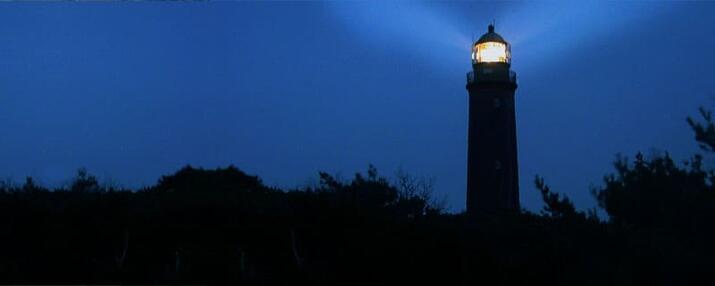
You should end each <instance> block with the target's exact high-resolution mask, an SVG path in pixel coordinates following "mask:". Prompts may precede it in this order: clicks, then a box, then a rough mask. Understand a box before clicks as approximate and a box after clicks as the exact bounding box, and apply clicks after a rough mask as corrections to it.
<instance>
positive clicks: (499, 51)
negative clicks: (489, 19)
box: [472, 25, 511, 64]
mask: <svg viewBox="0 0 715 286" xmlns="http://www.w3.org/2000/svg"><path fill="white" fill-rule="evenodd" d="M481 63H506V64H509V63H511V47H510V46H509V43H507V42H506V41H505V40H504V38H502V37H501V36H500V35H499V34H497V33H495V32H494V25H489V31H488V32H487V33H486V34H484V35H482V36H481V37H480V38H479V40H477V42H475V43H474V46H473V47H472V64H481Z"/></svg>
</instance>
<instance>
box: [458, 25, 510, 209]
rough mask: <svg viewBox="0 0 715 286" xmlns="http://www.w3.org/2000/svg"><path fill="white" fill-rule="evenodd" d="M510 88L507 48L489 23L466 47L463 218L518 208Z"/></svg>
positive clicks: (508, 49) (505, 43) (508, 51)
mask: <svg viewBox="0 0 715 286" xmlns="http://www.w3.org/2000/svg"><path fill="white" fill-rule="evenodd" d="M516 87H517V84H516V73H514V72H513V71H512V70H511V47H510V45H509V43H508V42H507V41H505V40H504V38H502V37H501V36H500V35H499V34H497V33H496V32H494V25H489V28H488V31H487V33H486V34H484V35H482V36H481V37H480V38H479V40H477V41H476V42H475V43H474V44H473V45H472V71H470V72H469V73H467V91H469V130H468V132H469V135H468V148H467V213H469V214H475V213H495V212H509V211H518V210H519V171H518V164H517V144H516V142H517V141H516V113H515V110H514V95H515V92H516Z"/></svg>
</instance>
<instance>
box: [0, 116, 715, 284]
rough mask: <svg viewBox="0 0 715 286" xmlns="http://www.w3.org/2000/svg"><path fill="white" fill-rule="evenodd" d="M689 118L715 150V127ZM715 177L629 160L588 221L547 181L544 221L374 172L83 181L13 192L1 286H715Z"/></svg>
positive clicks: (3, 189)
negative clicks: (276, 183)
mask: <svg viewBox="0 0 715 286" xmlns="http://www.w3.org/2000/svg"><path fill="white" fill-rule="evenodd" d="M702 115H703V120H701V121H698V120H693V119H689V121H688V122H689V123H690V125H691V126H692V128H693V130H694V131H695V134H696V136H695V137H696V140H697V141H698V142H699V143H701V144H702V146H703V149H704V150H706V152H712V151H713V150H715V126H714V125H713V122H712V118H711V115H710V113H708V112H705V111H703V112H702ZM714 179H715V173H714V172H713V171H712V170H710V169H707V168H704V167H703V159H702V157H701V156H699V155H696V156H694V157H693V158H692V159H690V160H689V161H688V162H685V163H683V164H677V163H675V162H674V161H673V160H672V159H671V158H670V157H669V156H668V155H667V154H665V155H662V156H654V157H652V158H645V157H644V156H642V155H636V156H635V158H634V159H633V160H627V159H625V158H619V159H618V160H617V161H616V162H615V172H614V173H613V174H610V175H608V176H606V177H605V178H604V183H603V184H602V186H600V187H598V188H596V189H594V190H592V192H593V195H594V196H595V197H596V198H597V200H598V203H599V207H600V208H601V209H602V210H604V211H605V213H607V217H606V218H598V217H597V216H596V214H595V210H590V211H586V212H582V211H579V210H577V209H576V208H574V206H573V204H572V203H571V202H570V201H569V199H568V198H567V197H565V196H562V195H559V194H557V193H554V192H553V191H551V190H550V189H549V187H548V186H547V184H546V183H545V182H544V180H543V179H541V178H537V179H536V182H535V183H536V186H537V188H538V190H539V191H540V192H541V194H542V198H543V201H544V208H543V210H542V211H541V212H540V213H531V212H528V211H525V210H522V211H521V212H518V213H501V214H482V215H475V216H470V217H467V216H466V215H465V214H451V213H446V212H444V210H443V207H442V205H441V204H440V203H439V201H438V200H436V199H435V198H433V197H432V196H433V194H432V191H431V190H432V188H431V184H430V182H429V180H424V179H417V178H414V177H411V176H409V175H406V174H404V173H400V174H398V175H397V176H396V178H395V179H394V180H393V181H390V180H388V179H387V178H385V177H382V176H380V175H379V174H378V173H377V171H376V170H375V168H373V167H370V168H368V170H367V172H366V173H365V174H360V173H359V174H356V175H355V176H354V177H353V178H351V179H350V180H339V179H337V178H335V177H334V176H331V175H329V174H326V173H321V174H320V183H319V184H318V185H316V186H313V187H304V188H300V189H294V190H280V189H276V188H271V187H268V186H266V185H264V184H263V183H262V182H261V180H260V179H259V178H258V177H256V176H251V175H248V174H246V173H244V172H242V171H241V170H239V169H237V168H235V167H228V168H222V169H215V170H204V169H196V168H192V167H185V168H183V169H181V170H179V171H178V172H176V173H175V174H173V175H170V176H165V177H162V178H161V179H160V180H159V182H158V183H157V184H156V185H154V186H151V187H147V188H144V189H141V190H134V191H132V190H126V189H122V188H117V187H109V186H102V185H101V184H99V183H98V180H97V178H96V177H94V176H92V175H90V174H88V173H87V172H86V171H84V170H80V171H79V172H78V175H77V176H76V178H74V180H73V181H72V183H71V184H69V185H68V186H66V187H63V188H56V189H49V188H46V187H43V186H40V185H38V184H36V183H35V182H34V181H33V180H32V179H31V178H28V179H27V180H26V182H25V183H24V184H20V185H13V184H8V183H5V184H2V185H0V282H2V283H125V284H136V283H141V284H148V283H151V284H157V283H162V284H164V283H166V284H173V283H176V284H179V283H180V284H229V283H230V284H246V285H408V284H413V285H426V284H432V285H474V284H478V283H488V284H491V285H494V284H497V285H541V284H546V283H549V284H556V285H574V284H577V285H633V284H648V285H687V284H701V285H702V284H705V285H707V284H713V283H714V282H715V281H714V280H715V278H714V277H712V275H711V271H712V269H713V266H715V263H713V262H712V257H715V246H713V241H714V239H715V230H713V229H714V228H713V227H714V226H715V223H714V221H715V220H714V219H715V208H714V207H715V190H713V180H714Z"/></svg>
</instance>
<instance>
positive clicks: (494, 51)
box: [477, 42, 507, 63]
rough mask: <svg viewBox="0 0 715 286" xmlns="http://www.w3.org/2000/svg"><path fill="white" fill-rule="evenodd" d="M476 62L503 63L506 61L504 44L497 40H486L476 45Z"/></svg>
mask: <svg viewBox="0 0 715 286" xmlns="http://www.w3.org/2000/svg"><path fill="white" fill-rule="evenodd" d="M477 62H480V63H495V62H500V63H505V62H507V50H506V44H504V43H499V42H486V43H481V44H478V45H477Z"/></svg>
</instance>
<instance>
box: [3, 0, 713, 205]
mask: <svg viewBox="0 0 715 286" xmlns="http://www.w3.org/2000/svg"><path fill="white" fill-rule="evenodd" d="M575 2H578V3H572V4H570V3H569V2H564V3H557V2H551V3H549V4H539V3H481V2H479V3H470V2H448V3H433V2H431V3H427V4H423V3H414V2H409V3H408V2H390V3H384V2H348V3H345V2H331V3H288V2H270V3H110V4H107V3H104V4H101V3H2V4H0V126H1V128H2V132H0V162H1V164H0V177H1V178H8V179H12V180H14V181H16V182H21V181H22V180H23V178H24V177H25V176H33V177H35V178H36V179H37V180H38V181H39V182H42V183H44V184H46V185H61V184H64V183H67V182H68V181H69V179H70V178H71V177H72V176H73V174H74V173H75V171H76V169H77V168H79V167H86V168H87V169H88V170H89V172H90V173H94V174H96V175H98V176H99V177H100V178H101V179H102V180H103V181H105V182H111V181H113V182H119V183H121V184H123V185H124V186H128V187H139V186H143V185H149V184H153V183H155V182H156V180H157V179H158V178H159V176H161V175H165V174H169V173H172V172H173V171H176V170H177V169H178V168H180V167H182V166H184V165H186V164H191V165H194V166H202V167H209V168H213V167H218V166H226V165H229V164H234V165H236V166H238V167H239V168H241V169H243V170H245V171H247V172H249V173H252V174H256V175H259V176H261V177H262V178H263V180H264V181H265V182H266V183H267V184H269V185H273V186H280V187H296V186H303V185H306V184H313V183H315V182H317V172H318V171H319V170H323V171H327V172H329V173H338V174H341V176H342V177H343V178H346V179H347V178H349V177H351V176H352V174H353V173H355V172H356V171H362V170H365V169H366V168H367V166H368V164H369V163H372V164H374V165H375V166H376V167H377V168H378V170H380V171H381V172H382V173H383V174H385V175H392V174H393V173H394V172H395V171H396V170H397V169H398V168H402V169H404V170H405V171H407V172H409V173H412V174H414V175H420V176H430V177H433V178H434V180H435V188H436V190H437V191H438V192H439V194H440V195H444V196H446V197H447V199H448V203H449V206H450V208H451V209H452V210H455V211H459V210H462V209H463V208H464V200H465V188H466V150H467V147H466V142H467V141H466V139H467V92H466V90H465V87H464V86H465V73H466V72H467V71H469V69H470V68H471V67H470V59H469V57H470V55H469V48H470V41H471V38H472V37H473V36H474V37H478V36H479V35H481V34H482V33H484V32H485V31H486V26H487V25H488V24H489V23H490V22H491V21H492V20H495V21H496V30H497V32H498V33H500V34H501V35H502V36H504V37H505V38H506V39H507V40H508V41H511V43H512V45H513V46H512V54H513V65H512V68H513V69H514V70H515V71H516V72H517V73H518V75H519V89H518V90H517V124H518V132H519V133H518V137H519V160H520V161H519V164H520V176H521V197H522V198H521V202H522V205H523V206H524V207H526V208H528V209H531V210H536V209H538V208H540V206H541V203H540V198H539V197H538V194H537V193H536V192H535V189H534V187H533V183H532V182H533V178H534V176H535V175H536V174H540V175H542V176H544V177H545V178H546V180H547V182H548V183H549V184H550V185H551V186H552V188H553V189H554V190H555V191H558V192H562V193H565V194H567V195H569V197H571V198H572V199H573V200H574V201H575V203H576V205H577V206H578V207H581V208H590V207H593V206H594V205H595V203H594V200H593V199H592V197H591V195H590V191H589V187H590V186H593V185H597V184H599V183H600V182H601V179H602V177H603V175H605V174H606V173H608V172H610V171H611V170H612V167H611V162H612V161H613V159H614V158H615V155H616V154H617V153H622V154H624V155H631V156H632V155H633V154H634V153H635V152H637V151H643V152H644V153H646V154H652V153H654V152H660V151H665V150H667V151H670V152H671V154H673V155H674V157H676V158H678V159H684V158H686V157H687V156H688V155H690V154H692V153H693V152H697V151H698V149H697V145H696V144H695V143H694V140H693V135H692V134H691V132H690V130H689V129H688V126H687V124H686V122H685V118H686V116H688V115H695V114H696V112H697V108H698V106H705V107H713V106H714V105H715V104H713V103H715V101H714V99H715V81H713V80H712V77H711V75H712V70H713V68H715V53H714V51H715V37H714V35H715V17H713V15H714V14H715V3H714V2H711V3H627V4H621V3H616V2H611V3H591V2H581V1H575Z"/></svg>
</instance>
